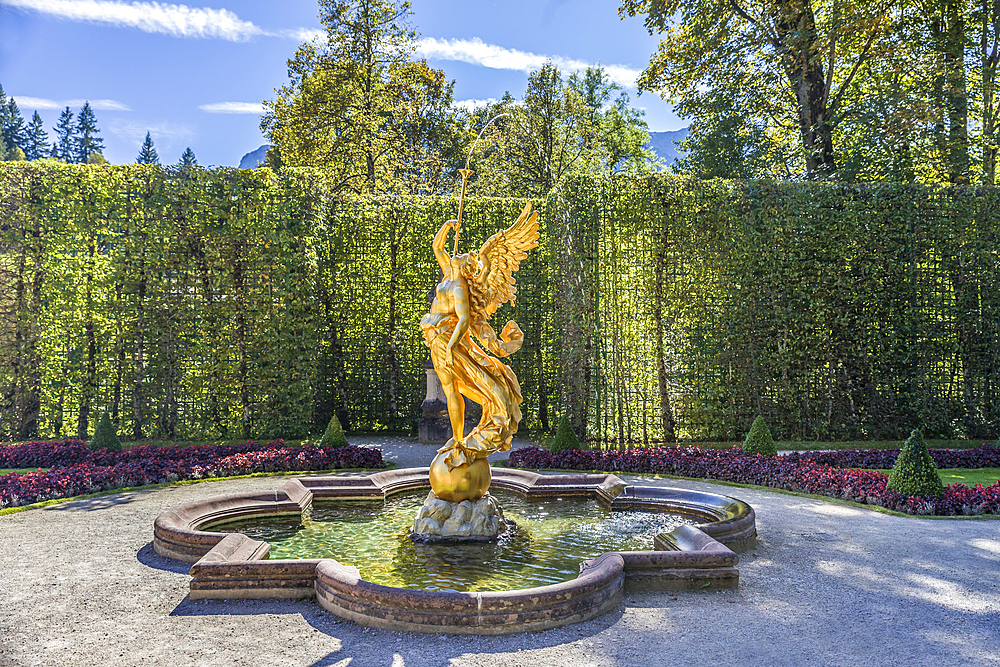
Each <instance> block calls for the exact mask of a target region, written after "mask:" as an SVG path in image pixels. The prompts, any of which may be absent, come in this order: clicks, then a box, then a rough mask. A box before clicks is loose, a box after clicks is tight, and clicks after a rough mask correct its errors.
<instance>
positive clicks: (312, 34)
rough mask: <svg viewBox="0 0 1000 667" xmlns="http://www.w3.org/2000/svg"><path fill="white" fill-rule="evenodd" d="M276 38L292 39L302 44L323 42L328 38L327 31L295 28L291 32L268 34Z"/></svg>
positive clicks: (280, 31) (283, 31) (282, 31)
mask: <svg viewBox="0 0 1000 667" xmlns="http://www.w3.org/2000/svg"><path fill="white" fill-rule="evenodd" d="M267 34H269V35H272V36H274V37H290V38H291V39H297V40H298V41H300V42H311V41H313V40H314V39H319V40H323V39H325V38H326V30H321V29H319V28H293V29H291V30H279V31H277V32H273V33H267Z"/></svg>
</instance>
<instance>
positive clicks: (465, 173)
mask: <svg viewBox="0 0 1000 667" xmlns="http://www.w3.org/2000/svg"><path fill="white" fill-rule="evenodd" d="M509 115H510V114H509V113H500V114H497V115H496V116H493V118H490V119H489V120H488V121H486V125H483V129H481V130H479V135H478V136H476V140H475V141H473V142H472V148H470V149H469V154H468V155H467V156H465V169H459V170H458V173H460V174H461V175H462V194H461V195H460V196H459V199H458V229H457V230H455V250H454V251H453V252H452V253H451V254H453V255H457V254H458V235H459V233H460V232H461V231H462V212H463V211H464V210H465V187H466V185H468V183H469V177H470V176H472V175H473V174H474V173H476V172H474V171H472V170H471V169H469V160H471V159H472V151H474V150H475V149H476V144H478V143H479V140H480V139H482V138H483V132H485V131H486V128H488V127H489V126H490V123H492V122H493V121H495V120H496V119H497V118H503V117H504V116H509Z"/></svg>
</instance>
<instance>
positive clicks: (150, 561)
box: [135, 542, 191, 574]
mask: <svg viewBox="0 0 1000 667" xmlns="http://www.w3.org/2000/svg"><path fill="white" fill-rule="evenodd" d="M135 559H136V560H137V561H139V562H140V563H142V564H143V565H145V566H146V567H151V568H153V569H154V570H163V571H164V572H174V573H176V574H187V573H188V572H190V571H191V566H190V565H189V564H188V563H182V562H180V561H179V560H174V559H172V558H164V557H163V556H161V555H160V554H158V553H156V552H155V551H153V543H152V542H146V546H144V547H143V548H141V549H139V551H138V553H136V555H135Z"/></svg>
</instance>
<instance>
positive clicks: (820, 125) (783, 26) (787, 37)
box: [774, 0, 836, 179]
mask: <svg viewBox="0 0 1000 667" xmlns="http://www.w3.org/2000/svg"><path fill="white" fill-rule="evenodd" d="M777 7H778V13H777V14H776V15H775V17H774V25H775V28H776V29H777V32H778V39H779V41H780V42H781V44H783V45H784V50H785V53H783V54H782V55H783V64H784V68H785V75H786V76H787V77H788V83H789V85H790V86H791V88H792V92H793V94H794V95H795V100H796V104H797V109H798V116H799V136H800V140H801V142H802V151H803V154H804V157H805V161H806V177H807V178H809V179H820V178H829V177H830V176H832V175H833V174H834V173H835V172H836V163H835V161H834V154H833V125H832V124H831V122H830V121H831V113H830V109H829V108H828V106H827V101H828V100H827V86H826V77H824V75H823V63H822V59H821V58H820V57H819V56H820V51H821V48H820V44H819V36H818V35H817V33H816V20H815V17H814V16H813V10H812V5H811V3H810V0H795V1H794V2H791V3H789V4H782V5H777Z"/></svg>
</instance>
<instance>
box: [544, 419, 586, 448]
mask: <svg viewBox="0 0 1000 667" xmlns="http://www.w3.org/2000/svg"><path fill="white" fill-rule="evenodd" d="M564 449H580V441H579V440H577V437H576V432H575V431H573V427H572V426H571V425H570V423H569V417H567V416H566V415H563V417H562V419H560V420H559V428H558V429H556V436H555V437H554V438H552V443H551V444H550V445H549V451H550V452H552V453H553V454H558V453H559V452H561V451H563V450H564Z"/></svg>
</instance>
